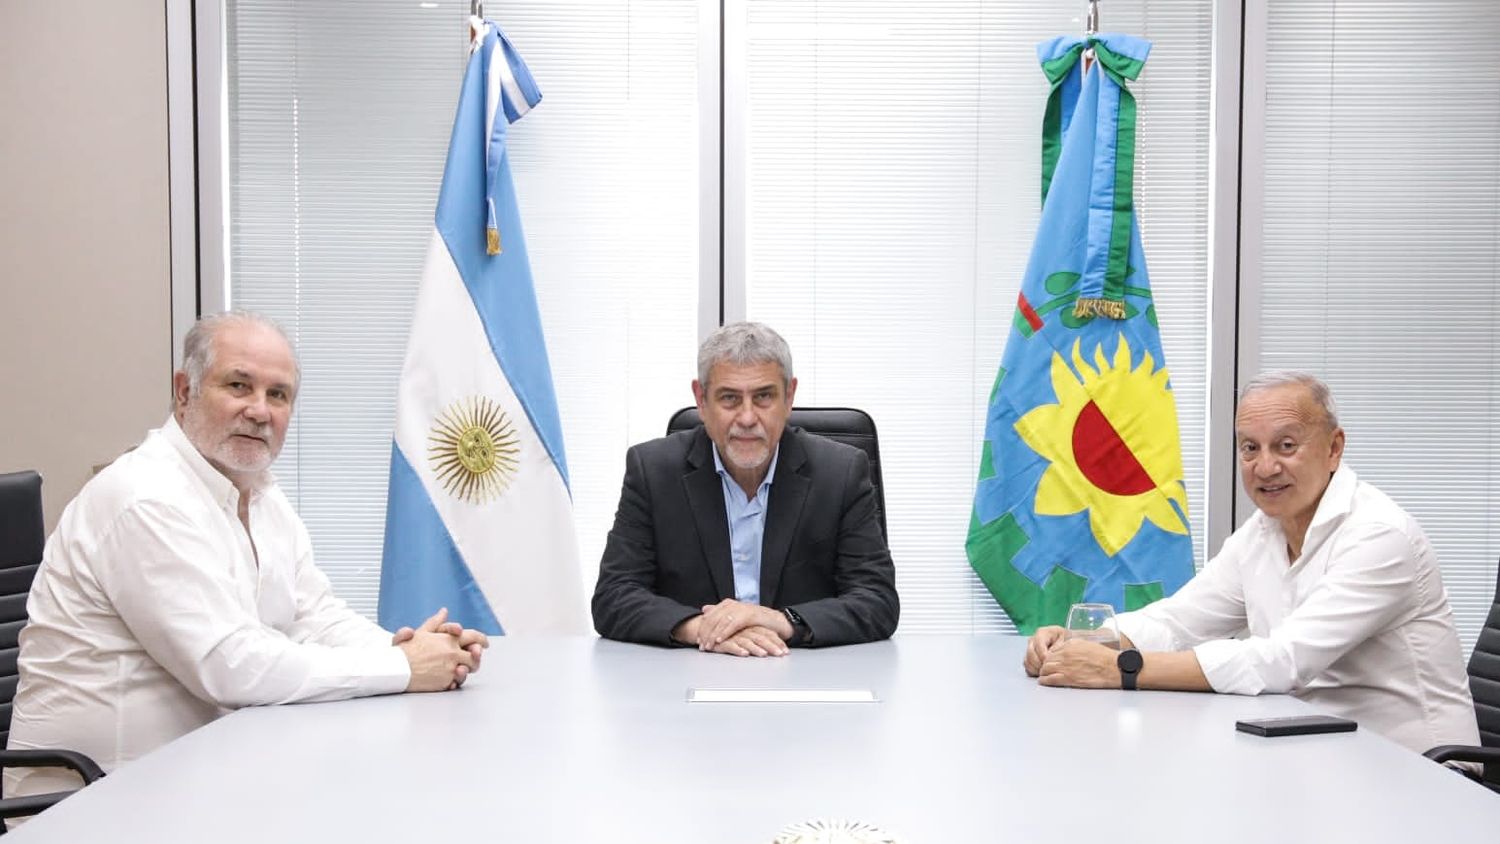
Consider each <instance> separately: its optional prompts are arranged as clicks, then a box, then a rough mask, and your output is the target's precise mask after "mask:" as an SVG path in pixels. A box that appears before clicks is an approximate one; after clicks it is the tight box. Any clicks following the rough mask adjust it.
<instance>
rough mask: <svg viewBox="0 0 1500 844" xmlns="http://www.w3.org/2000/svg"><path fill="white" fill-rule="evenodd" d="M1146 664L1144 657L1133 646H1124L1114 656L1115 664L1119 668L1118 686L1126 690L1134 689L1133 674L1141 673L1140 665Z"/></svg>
mask: <svg viewBox="0 0 1500 844" xmlns="http://www.w3.org/2000/svg"><path fill="white" fill-rule="evenodd" d="M1145 664H1146V659H1145V657H1143V656H1141V652H1140V651H1138V650H1136V649H1135V648H1126V649H1125V650H1123V651H1120V655H1119V656H1117V657H1115V665H1117V666H1119V668H1120V688H1122V689H1124V690H1125V691H1127V692H1133V691H1135V676H1136V675H1137V674H1139V673H1141V666H1142V665H1145Z"/></svg>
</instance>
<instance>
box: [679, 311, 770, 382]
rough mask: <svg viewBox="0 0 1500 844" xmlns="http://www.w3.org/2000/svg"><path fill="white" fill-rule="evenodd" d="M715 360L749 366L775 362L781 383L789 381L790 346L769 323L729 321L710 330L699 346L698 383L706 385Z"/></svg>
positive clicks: (716, 361)
mask: <svg viewBox="0 0 1500 844" xmlns="http://www.w3.org/2000/svg"><path fill="white" fill-rule="evenodd" d="M716 363H730V364H734V365H735V366H750V365H753V364H757V363H774V364H777V365H778V366H780V367H781V384H782V386H783V387H785V388H787V389H790V388H791V385H792V349H791V347H790V346H788V345H787V344H786V340H784V339H782V337H781V335H780V334H777V333H776V332H775V331H774V330H772V329H771V327H770V326H769V325H766V324H764V323H760V322H731V323H729V324H728V325H722V326H720V327H718V328H716V329H714V330H713V332H712V333H711V334H709V335H708V338H707V339H705V340H704V341H703V345H701V346H699V347H698V383H700V384H702V385H703V386H704V388H705V389H706V388H707V387H708V373H709V370H711V369H713V368H714V364H716Z"/></svg>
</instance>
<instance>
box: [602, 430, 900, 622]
mask: <svg viewBox="0 0 1500 844" xmlns="http://www.w3.org/2000/svg"><path fill="white" fill-rule="evenodd" d="M712 449H713V442H712V441H711V440H710V439H709V438H708V434H707V433H705V432H704V430H703V428H701V427H699V428H695V429H693V430H691V431H681V432H678V433H676V434H672V435H671V436H667V437H663V438H661V439H658V440H652V441H650V442H645V443H641V444H640V445H637V446H634V447H632V448H631V449H630V450H629V451H628V452H627V453H626V454H625V484H624V488H623V489H622V490H621V491H620V507H619V509H618V510H617V511H616V512H615V525H614V527H613V528H612V529H611V530H610V532H609V539H608V540H607V541H606V542H605V545H604V558H603V559H602V560H601V561H600V563H599V583H598V585H597V586H596V587H595V588H594V603H593V608H594V629H596V630H598V631H599V635H601V636H604V637H606V638H610V639H622V640H624V641H627V642H646V643H649V644H657V645H672V644H676V643H674V642H673V641H672V628H674V627H676V626H677V625H678V624H679V623H681V622H683V621H685V620H687V619H689V618H691V617H693V616H694V615H697V614H698V612H699V610H700V608H701V607H703V606H704V605H705V604H716V603H718V602H719V601H720V600H722V599H724V598H733V597H734V568H733V565H732V564H731V563H730V560H729V520H728V517H727V516H726V515H725V510H724V487H723V482H722V481H721V480H720V478H719V474H718V472H717V471H716V470H715V469H714V458H713V451H712ZM776 461H777V462H776V477H775V478H774V479H773V480H772V482H771V490H770V501H769V505H770V507H769V509H768V510H767V512H766V525H765V535H764V538H763V540H762V544H761V564H760V599H761V603H762V604H764V605H766V606H769V607H775V608H776V609H783V608H785V607H792V608H793V609H795V610H796V611H797V613H798V614H800V615H801V616H802V618H803V620H804V621H806V622H807V627H808V629H809V630H810V631H811V634H812V635H811V638H812V643H811V644H812V645H814V646H823V645H844V644H850V643H853V642H870V641H875V640H877V639H884V638H887V637H889V636H890V635H891V633H892V631H894V630H895V629H896V621H897V619H898V618H899V617H900V614H901V605H900V602H899V600H898V599H897V598H896V572H895V568H894V566H892V564H891V553H890V551H889V550H888V549H887V548H886V544H885V538H884V536H883V535H882V533H881V530H880V523H879V522H878V521H877V519H876V517H875V489H874V487H872V486H871V485H870V460H869V457H867V456H866V455H865V453H864V452H863V451H860V450H859V449H857V448H854V447H852V446H847V445H843V444H842V443H836V442H833V441H832V440H828V439H824V438H823V437H819V436H817V435H815V434H809V433H807V432H805V431H803V430H802V429H800V428H793V427H788V428H787V429H786V430H785V431H783V432H782V435H781V445H780V452H779V455H778V457H777V458H776Z"/></svg>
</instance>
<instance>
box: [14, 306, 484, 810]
mask: <svg viewBox="0 0 1500 844" xmlns="http://www.w3.org/2000/svg"><path fill="white" fill-rule="evenodd" d="M183 353H184V362H183V368H182V369H181V370H179V371H178V372H176V373H175V374H174V375H173V380H172V393H173V411H172V415H171V416H170V417H168V419H167V421H166V424H164V425H163V426H162V427H161V428H160V429H158V430H155V431H152V432H151V433H150V434H148V435H147V437H146V439H145V441H144V442H142V443H141V445H140V446H139V447H137V448H136V449H134V450H133V451H131V452H130V453H128V454H126V455H124V456H122V457H120V458H119V459H118V460H116V461H115V462H114V463H113V464H111V465H110V466H109V467H108V468H106V469H104V471H102V472H100V473H99V475H98V476H97V477H95V478H94V479H93V480H91V481H90V482H89V483H88V484H87V485H86V486H84V488H83V490H82V491H81V492H80V493H79V494H78V497H77V498H75V499H74V500H73V502H72V503H71V504H69V505H68V507H67V509H66V510H65V511H64V512H63V515H62V518H61V520H60V521H59V522H58V525H57V529H56V531H54V532H53V534H52V536H51V537H50V538H49V539H48V541H47V547H46V551H45V553H44V555H43V558H42V564H41V567H40V568H39V569H38V571H37V575H36V581H35V583H34V584H33V586H32V588H31V595H30V599H29V601H28V603H27V612H28V613H29V614H30V618H31V620H30V623H29V624H28V625H27V626H26V628H25V629H24V630H23V631H22V632H21V646H20V657H19V666H18V667H19V672H20V675H21V676H20V687H19V690H18V691H17V693H16V698H15V715H14V720H13V722H12V726H11V733H10V743H9V746H10V747H11V748H13V749H16V748H39V747H55V748H65V749H69V750H76V751H80V752H82V753H84V754H86V755H88V756H90V757H92V758H93V759H94V760H95V761H96V762H98V763H99V765H100V766H101V767H103V768H104V769H105V770H106V771H109V770H113V769H114V768H116V767H117V766H119V765H121V764H124V763H126V762H129V761H130V760H132V759H135V758H136V757H138V756H141V755H142V754H144V753H146V752H148V751H150V750H151V749H153V748H155V747H157V746H159V745H161V744H164V743H166V742H168V741H170V740H172V739H174V738H176V737H178V736H181V735H183V734H185V733H187V732H189V731H191V730H193V729H195V728H197V727H200V726H202V725H204V724H207V723H208V722H210V721H212V720H214V719H215V718H217V717H219V716H220V715H223V714H225V713H226V712H228V711H229V710H231V709H235V708H237V707H242V706H254V705H259V704H276V703H296V702H308V701H328V700H341V699H345V698H352V697H360V696H363V695H376V694H387V693H394V692H402V691H413V692H415V691H441V690H444V689H452V688H457V687H458V686H459V685H461V684H462V683H463V681H464V679H465V678H466V677H467V676H468V674H469V673H470V672H472V671H475V670H478V668H479V661H480V655H481V653H482V651H483V648H485V647H487V646H488V644H489V643H488V641H487V640H486V639H485V637H484V635H483V634H481V633H478V632H476V631H473V630H465V629H463V628H462V627H461V626H460V625H458V624H456V623H452V622H448V621H447V618H446V613H445V612H444V611H439V612H438V613H437V614H436V615H434V616H433V617H432V618H430V619H428V620H427V622H426V623H425V624H423V625H422V627H421V628H420V629H417V630H412V629H410V628H403V629H402V630H400V631H397V632H396V633H395V634H392V633H390V632H388V631H385V630H382V629H381V628H379V627H378V626H376V625H375V624H373V623H372V622H370V621H367V620H366V619H364V618H363V617H362V616H360V615H358V614H357V613H355V612H354V611H352V610H350V609H349V608H348V606H346V605H345V604H344V602H343V601H341V600H339V599H338V598H336V597H335V596H334V594H333V591H332V589H331V588H330V587H329V582H328V578H327V577H325V576H324V575H323V573H322V572H320V571H319V570H318V569H317V568H316V567H315V566H314V565H313V557H312V545H311V542H310V540H309V538H308V534H307V529H306V528H305V527H304V526H303V524H302V520H301V519H300V518H298V516H297V514H296V512H295V511H294V510H293V509H292V506H291V504H290V503H289V502H288V501H287V499H286V496H285V495H283V494H282V492H281V490H280V488H279V487H278V486H277V485H276V481H275V479H274V478H272V477H271V475H270V473H269V471H268V468H269V467H270V465H271V461H272V460H274V459H275V458H276V455H277V454H278V453H279V452H280V451H281V446H282V442H283V441H284V439H285V437H286V430H287V424H288V422H289V421H290V419H291V415H292V407H293V404H294V402H295V400H296V396H297V387H298V380H299V369H298V366H297V361H296V358H295V356H294V355H293V352H292V348H291V344H290V343H289V342H288V341H287V339H286V336H285V335H284V334H283V333H282V332H281V330H280V329H279V328H277V327H276V325H275V324H274V323H272V322H270V321H269V320H266V319H264V318H263V317H259V316H256V315H254V314H249V313H243V312H234V313H227V314H220V315H217V316H211V317H205V318H204V319H202V320H201V321H199V322H198V323H197V324H196V325H194V326H193V328H192V330H191V331H189V332H188V335H187V339H186V341H185V343H184V350H183ZM77 785H78V781H77V779H76V778H74V777H72V775H71V774H69V773H68V772H67V771H65V770H64V769H60V768H33V769H25V768H6V769H5V782H4V793H5V796H7V797H18V796H24V795H30V794H41V793H46V792H49V791H60V790H65V789H68V788H76V787H77Z"/></svg>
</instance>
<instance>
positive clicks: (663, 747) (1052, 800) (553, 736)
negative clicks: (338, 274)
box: [9, 635, 1500, 844]
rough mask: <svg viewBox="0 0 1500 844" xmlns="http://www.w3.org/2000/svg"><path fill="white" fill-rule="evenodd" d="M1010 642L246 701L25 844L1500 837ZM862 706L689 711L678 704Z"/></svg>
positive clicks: (1355, 774) (1482, 802)
mask: <svg viewBox="0 0 1500 844" xmlns="http://www.w3.org/2000/svg"><path fill="white" fill-rule="evenodd" d="M1023 644H1024V640H1022V639H1019V638H1017V637H1007V636H978V637H947V636H918V635H910V636H904V637H899V638H897V639H895V640H893V641H889V642H880V643H876V644H871V645H858V646H851V647H846V648H835V649H829V650H822V651H793V652H792V654H791V655H789V656H787V657H785V658H782V659H764V660H756V659H736V658H734V657H727V656H720V655H715V654H701V653H698V652H697V651H692V650H666V649H658V648H651V647H644V646H636V645H624V644H620V643H616V642H606V641H600V640H596V639H592V638H576V639H525V638H502V639H498V640H496V641H495V643H494V646H493V647H492V648H491V649H490V652H489V653H488V654H487V655H486V657H485V663H484V669H483V671H481V672H480V673H479V674H477V675H475V677H474V678H473V679H472V680H471V681H470V682H469V684H468V686H467V687H465V688H464V689H463V690H461V691H459V692H455V693H447V694H431V695H400V696H391V697H384V698H368V699H364V700H355V701H348V702H344V703H325V704H309V705H299V706H281V707H265V708H256V709H247V710H241V711H239V712H236V713H234V714H233V715H230V716H228V717H226V718H223V719H221V720H219V721H217V722H215V723H213V724H210V725H209V726H207V727H204V728H203V729H201V730H198V731H197V732H194V733H192V734H190V735H187V736H185V737H183V738H181V739H179V740H177V741H175V742H172V743H171V744H169V745H167V746H165V747H163V748H160V749H159V750H157V751H156V752H154V753H151V754H149V755H148V756H146V757H145V758H143V759H141V760H139V761H137V762H135V763H134V764H131V765H128V766H126V767H125V768H123V769H121V770H119V771H117V772H116V773H114V774H111V775H110V776H108V777H106V778H105V779H103V780H101V781H100V782H98V783H96V784H95V785H93V786H90V787H89V788H88V789H86V790H84V791H83V792H80V793H79V794H77V795H74V796H73V797H70V798H69V799H68V800H66V801H65V802H63V803H62V804H61V805H59V806H57V807H56V808H54V809H51V810H49V811H48V812H46V813H44V814H42V815H40V816H38V817H37V818H35V819H33V820H32V821H31V822H30V823H28V824H26V825H25V826H23V827H21V828H20V829H18V830H17V831H16V832H15V833H13V835H14V838H12V839H9V840H12V841H15V842H18V844H25V842H39V841H59V842H89V841H101V842H193V844H199V842H225V844H232V842H251V841H254V842H262V841H281V842H301V841H309V842H311V841H327V842H345V841H347V842H360V844H366V843H367V842H388V841H389V842H394V841H403V842H415V841H429V842H449V841H471V840H477V841H492V842H551V841H559V842H653V844H658V843H659V844H671V842H694V844H701V842H714V844H719V842H727V843H728V844H735V842H747V844H749V843H750V842H756V843H757V844H766V842H770V841H771V840H772V839H773V838H775V836H776V833H777V832H778V831H779V830H780V829H781V828H782V827H784V826H785V825H787V824H789V823H792V822H795V821H801V820H808V819H812V818H840V819H846V820H859V821H864V822H867V823H870V824H874V825H876V826H879V827H881V828H883V829H885V830H886V831H888V832H891V833H894V834H897V835H899V836H900V840H901V841H903V842H907V844H949V842H979V841H1013V842H1033V841H1044V840H1059V839H1063V838H1068V839H1072V840H1082V841H1089V842H1098V841H1115V840H1124V841H1135V840H1147V839H1150V840H1152V841H1163V842H1176V841H1184V842H1186V841H1191V842H1201V841H1214V842H1237V841H1245V842H1257V844H1261V842H1267V841H1277V842H1288V841H1319V842H1337V841H1361V842H1366V841H1413V840H1419V839H1421V838H1424V837H1440V838H1441V839H1443V840H1445V841H1479V840H1489V841H1495V840H1500V795H1497V794H1493V793H1490V792H1489V791H1487V790H1485V789H1484V788H1482V787H1480V786H1478V785H1475V784H1473V783H1470V782H1468V781H1467V780H1465V779H1463V778H1462V777H1460V776H1458V775H1457V774H1454V773H1452V772H1450V771H1447V770H1445V769H1443V768H1441V767H1440V766H1438V765H1435V764H1432V763H1431V762H1428V761H1427V760H1425V759H1423V758H1422V757H1420V756H1419V755H1417V754H1415V753H1412V752H1411V751H1409V750H1406V749H1404V748H1401V747H1399V746H1397V745H1395V744H1393V743H1391V742H1389V741H1387V740H1385V739H1383V738H1381V737H1380V736H1378V735H1376V734H1374V733H1372V732H1370V731H1369V730H1366V729H1364V728H1361V729H1360V730H1359V731H1358V732H1355V733H1346V734H1338V735H1320V736H1295V737H1286V738H1274V739H1266V738H1259V737H1255V736H1250V735H1246V734H1243V733H1238V732H1236V731H1235V729H1234V722H1235V720H1236V719H1239V718H1252V717H1264V716H1273V715H1289V714H1305V713H1308V712H1311V711H1313V710H1312V708H1311V707H1309V706H1307V705H1306V704H1303V703H1302V702H1300V701H1297V700H1295V699H1292V698H1290V697H1284V696H1279V697H1262V698H1244V697H1232V696H1226V695H1208V694H1187V693H1169V692H1134V693H1130V692H1121V691H1084V690H1074V689H1051V688H1043V687H1041V686H1038V685H1037V684H1036V683H1035V681H1033V680H1030V679H1028V678H1027V677H1026V676H1025V675H1024V674H1023V673H1022V671H1021V668H1020V659H1021V653H1022V647H1023ZM694 687H696V688H719V689H723V688H741V689H743V688H752V689H770V688H798V689H830V688H860V689H866V688H867V689H870V690H872V691H874V693H875V694H876V695H877V696H878V697H879V699H880V701H879V702H878V703H851V704H827V703H800V704H785V703H778V704H743V703H691V704H690V703H688V702H687V694H688V690H689V689H690V688H694Z"/></svg>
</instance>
